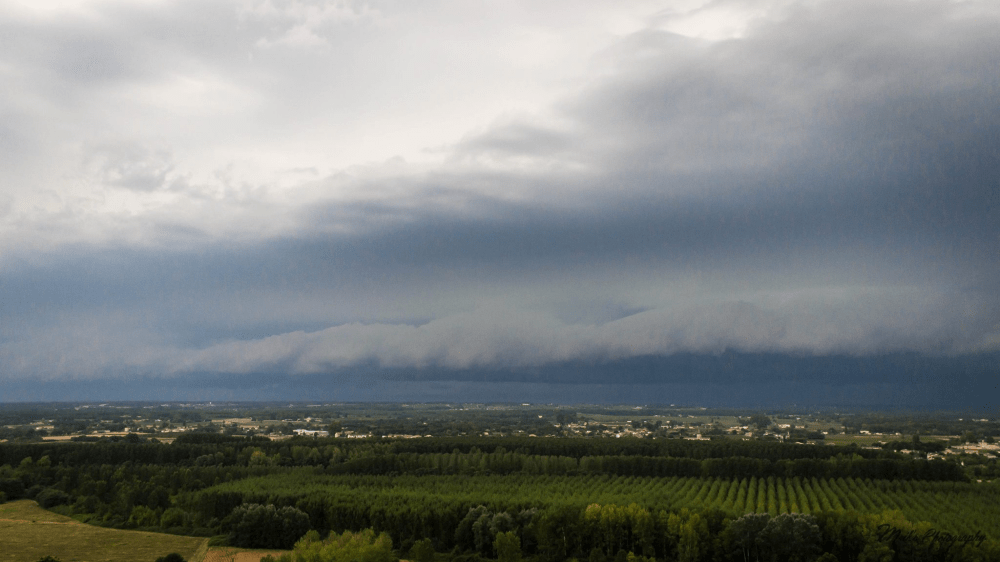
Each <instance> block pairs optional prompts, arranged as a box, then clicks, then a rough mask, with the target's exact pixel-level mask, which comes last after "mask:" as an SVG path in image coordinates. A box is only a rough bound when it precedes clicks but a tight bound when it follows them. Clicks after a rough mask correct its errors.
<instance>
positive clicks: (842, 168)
mask: <svg viewBox="0 0 1000 562" xmlns="http://www.w3.org/2000/svg"><path fill="white" fill-rule="evenodd" d="M670 6H671V9H670V10H667V9H665V8H664V7H663V6H658V5H656V4H655V3H629V4H622V5H621V6H617V7H614V8H611V7H607V6H602V5H598V4H597V3H595V4H594V5H580V4H579V3H573V4H572V5H570V4H568V3H567V4H565V5H562V4H559V3H556V4H549V5H548V6H546V7H544V8H542V7H539V6H534V5H531V4H527V3H526V4H523V5H522V4H505V5H504V6H487V5H483V6H476V7H472V6H469V5H466V4H462V3H457V4H453V3H448V2H441V3H435V4H433V5H432V9H429V10H426V11H421V13H412V12H409V11H408V8H405V7H401V6H396V5H393V4H390V3H377V2H373V3H362V2H356V3H338V4H327V3H315V4H314V3H309V2H304V1H299V0H295V1H289V2H270V1H266V2H249V3H233V4H225V3H220V4H213V5H212V6H211V7H210V8H206V7H204V6H201V5H200V4H198V3H168V4H159V3H149V4H134V3H115V2H97V1H94V2H89V1H88V2H72V3H69V4H67V5H66V6H64V7H63V8H64V9H61V10H52V11H45V10H32V9H28V8H4V9H2V10H0V29H2V31H3V33H2V34H0V37H3V38H2V39H0V47H2V48H0V76H2V77H3V80H4V82H5V83H7V84H12V85H13V86H12V87H9V88H7V89H5V90H3V91H0V146H3V148H4V150H3V151H2V154H0V164H2V165H3V172H2V174H3V176H4V177H3V184H4V185H3V188H2V192H0V297H2V298H0V318H2V319H3V322H2V326H0V377H3V378H4V380H7V381H9V382H10V383H11V384H14V383H16V384H19V385H20V384H24V383H26V382H28V381H47V382H46V384H56V383H58V382H59V381H66V380H78V381H102V380H121V379H123V378H127V379H129V380H148V381H161V382H162V381H170V380H176V381H178V384H188V383H187V382H182V381H190V380H191V377H203V376H204V377H209V378H211V377H232V376H236V377H244V379H245V380H246V381H248V384H251V383H250V382H249V381H255V380H258V379H257V378H256V377H260V376H261V375H262V374H269V376H273V377H278V378H286V377H291V378H292V379H294V378H295V377H299V379H300V380H302V381H305V380H310V381H346V380H355V381H356V380H366V379H371V380H379V381H389V380H398V379H399V378H400V377H403V378H406V377H415V378H416V380H424V381H426V380H453V381H459V380H468V379H469V377H470V375H469V373H478V374H476V375H474V376H472V378H473V379H478V380H481V382H484V383H486V382H488V383H490V384H499V383H502V382H503V381H522V382H524V381H531V382H532V383H533V384H534V383H538V384H549V383H552V384H557V383H558V384H568V383H573V382H574V376H572V375H568V374H567V373H573V372H576V373H578V375H577V378H578V379H579V380H577V381H576V382H578V383H580V384H596V385H601V384H611V385H613V384H615V382H616V381H621V380H622V379H623V375H622V373H623V372H625V371H623V370H622V368H621V366H622V365H632V366H636V368H637V369H639V370H640V371H642V372H643V373H652V374H650V375H649V376H647V375H643V376H642V377H641V381H640V382H642V383H643V384H650V383H655V382H657V381H658V380H662V381H663V382H664V383H671V384H674V383H683V384H688V385H696V386H697V385H698V384H699V383H700V382H701V383H704V384H709V383H711V384H714V385H720V384H721V385H723V386H721V387H718V388H725V385H724V381H722V379H715V378H713V375H712V372H713V371H712V369H713V368H715V367H712V368H708V367H704V366H705V365H709V366H711V365H716V366H717V365H718V362H717V360H716V359H712V358H718V357H724V356H726V355H727V354H737V356H738V357H761V358H767V359H766V361H764V363H765V364H773V365H774V368H775V369H776V370H781V369H786V370H787V369H793V368H792V367H788V365H794V369H793V370H797V371H800V372H802V373H807V374H808V373H813V374H812V375H803V376H804V377H805V378H806V379H808V380H814V381H819V380H820V379H822V382H823V384H830V381H831V380H833V381H836V380H838V379H837V377H841V378H842V379H841V380H842V381H843V382H844V384H848V382H850V384H863V382H864V381H856V380H853V379H850V376H851V375H850V373H849V371H852V370H855V371H856V368H857V365H860V364H868V365H869V366H871V365H875V364H878V365H883V367H884V366H885V365H888V364H889V363H892V364H898V361H896V362H895V363H893V361H895V360H887V359H885V358H891V357H909V358H912V357H916V358H918V360H916V361H917V362H916V363H914V364H921V363H920V362H921V361H924V362H925V363H926V365H928V367H927V368H925V369H923V370H920V369H918V370H920V373H919V377H920V378H921V381H922V383H921V384H925V385H927V386H926V387H927V388H931V389H933V388H936V385H937V384H938V383H940V382H941V381H943V380H945V379H946V378H947V377H949V376H953V375H954V373H955V372H959V371H962V370H963V369H965V370H966V371H967V370H968V369H973V370H974V371H976V372H977V373H979V372H988V371H989V369H991V368H993V367H991V365H992V366H994V367H995V365H996V362H995V357H996V354H997V353H1000V260H997V259H996V256H997V255H1000V229H998V227H997V225H1000V76H998V75H997V73H996V72H995V67H996V63H997V61H998V60H1000V39H998V38H997V36H996V33H995V30H996V27H997V24H998V23H1000V9H998V8H996V7H995V6H993V5H992V4H990V3H987V2H933V1H928V2H912V3H886V4H878V5H873V4H871V3H863V2H809V3H805V2H771V3H759V2H754V3H741V2H716V3H705V4H701V3H698V2H692V3H690V4H688V5H684V6H683V8H679V7H678V6H680V5H678V4H671V5H670ZM205 9H207V12H204V13H203V12H202V10H205ZM460 24H461V25H460ZM683 357H702V358H705V359H703V360H701V359H700V360H698V361H695V363H696V364H697V366H692V365H694V364H691V363H685V362H684V361H681V360H680V359H677V358H683ZM671 358H674V359H671ZM788 361H791V363H788ZM810 361H812V362H813V363H810ZM831 361H832V363H831ZM872 361H874V363H865V362H872ZM880 361H882V362H881V363H879V362H880ZM886 361H888V363H887V362H886ZM907 361H910V360H909V359H908V360H907ZM636 362H638V363H636ZM859 362H860V363H859ZM759 364H760V363H759V362H757V363H755V362H754V361H753V360H746V361H742V362H739V361H738V362H737V363H736V365H737V369H743V372H744V373H745V375H746V377H751V378H752V377H757V376H763V374H762V373H763V372H764V371H763V370H761V369H760V368H758V366H759ZM810 364H815V365H833V364H836V365H841V366H842V367H843V369H842V370H841V371H839V372H840V374H837V369H834V368H827V367H824V368H822V369H818V370H810V367H809V365H810ZM907 364H909V363H907ZM588 365H589V366H590V367H584V366H588ZM595 365H596V366H599V367H594V366H595ZM637 365H639V366H637ZM641 365H645V367H641ZM649 365H653V366H652V367H650V366H649ZM755 365H758V366H755ZM845 365H853V366H848V367H844V366H845ZM571 366H575V367H571ZM886 368H887V369H888V370H889V371H891V372H893V373H896V374H894V375H892V377H895V378H892V377H890V378H891V379H892V380H889V379H886V380H884V381H880V382H879V384H883V383H884V384H888V385H890V386H891V385H892V384H904V383H905V381H903V380H901V377H902V379H905V377H906V373H907V372H910V373H912V370H910V371H908V370H907V369H908V368H906V369H902V370H899V369H896V370H893V369H894V367H893V368H889V367H886ZM871 369H875V368H874V367H871ZM875 370H877V369H875ZM600 372H604V373H606V375H605V376H606V380H603V381H602V380H601V379H600V376H599V374H597V373H600ZM407 373H409V374H407ZM526 373H528V375H526ZM819 373H821V374H819ZM831 373H832V374H831ZM729 375H732V376H738V375H739V373H729ZM897 375H898V376H897ZM727 376H728V375H727ZM977 376H978V375H977ZM525 377H527V378H525ZM831 377H833V378H832V379H831ZM624 378H625V379H628V378H629V377H628V376H627V375H625V376H624ZM727 380H728V379H727ZM977 380H979V379H977ZM633 382H636V381H635V380H633ZM157 384H161V383H157ZM163 384H167V383H163ZM253 384H257V383H253ZM317 384H318V383H317ZM380 384H381V383H380ZM456 384H457V383H456ZM456 388H457V387H456ZM463 388H465V387H463ZM705 388H707V387H705ZM995 390H996V389H995V388H994V389H993V394H992V395H995ZM965 391H967V392H969V393H973V392H975V393H978V394H980V395H982V393H983V392H984V391H983V389H981V388H980V389H973V388H971V387H965ZM456 392H457V391H456ZM602 392H603V391H602ZM723 392H724V391H723ZM446 394H447V395H448V396H452V395H453V394H455V393H454V392H452V393H446ZM807 394H808V393H807ZM814 394H815V393H814ZM860 394H863V391H859V392H857V393H854V394H851V393H847V394H845V395H844V397H843V401H850V400H851V399H852V398H851V396H858V395H860ZM19 396H20V395H19ZM956 396H958V395H956ZM956 400H957V398H956Z"/></svg>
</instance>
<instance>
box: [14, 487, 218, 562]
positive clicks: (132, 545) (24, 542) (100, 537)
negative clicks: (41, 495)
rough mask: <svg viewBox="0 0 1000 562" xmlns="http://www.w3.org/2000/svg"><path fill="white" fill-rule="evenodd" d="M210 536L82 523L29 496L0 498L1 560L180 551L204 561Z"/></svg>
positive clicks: (121, 557)
mask: <svg viewBox="0 0 1000 562" xmlns="http://www.w3.org/2000/svg"><path fill="white" fill-rule="evenodd" d="M207 548H208V539H205V538H199V537H181V536H177V535H167V534H163V533H147V532H142V531H120V530H117V529H105V528H102V527H93V526H90V525H84V524H83V523H79V522H77V521H74V520H73V519H70V518H69V517H64V516H62V515H58V514H55V513H52V512H50V511H46V510H44V509H42V508H40V507H38V504H36V503H35V502H33V501H30V500H20V501H14V502H9V503H5V504H0V562H7V561H10V562H15V561H17V562H32V561H34V560H38V559H39V558H42V557H43V556H54V557H56V558H58V559H60V560H62V562H144V561H148V562H153V561H154V560H156V559H157V558H159V557H161V556H165V555H167V554H169V553H171V552H176V553H178V554H180V555H181V556H183V557H184V558H185V559H186V560H189V561H191V562H201V560H203V559H204V557H205V553H206V551H207Z"/></svg>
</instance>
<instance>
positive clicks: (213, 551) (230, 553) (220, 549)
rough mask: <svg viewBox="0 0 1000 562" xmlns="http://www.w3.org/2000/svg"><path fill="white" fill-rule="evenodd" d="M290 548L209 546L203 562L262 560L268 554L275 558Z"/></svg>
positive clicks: (256, 561)
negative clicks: (259, 548)
mask: <svg viewBox="0 0 1000 562" xmlns="http://www.w3.org/2000/svg"><path fill="white" fill-rule="evenodd" d="M288 552H290V551H288V550H255V549H249V548H233V547H225V546H213V547H209V549H208V554H206V555H205V560H204V561H203V562H260V559H261V558H263V557H265V556H267V555H268V554H271V555H274V557H275V558H277V557H278V556H281V555H282V554H287V553H288Z"/></svg>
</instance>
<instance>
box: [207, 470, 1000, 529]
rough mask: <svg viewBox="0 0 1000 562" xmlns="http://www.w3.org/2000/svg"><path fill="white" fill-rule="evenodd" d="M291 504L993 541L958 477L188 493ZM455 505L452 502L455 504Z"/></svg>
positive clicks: (525, 478)
mask: <svg viewBox="0 0 1000 562" xmlns="http://www.w3.org/2000/svg"><path fill="white" fill-rule="evenodd" d="M234 495H236V496H239V497H240V498H241V500H240V501H246V502H259V503H284V504H289V505H295V504H296V502H299V501H300V500H303V499H305V498H308V504H309V505H310V506H312V507H313V509H315V510H316V513H317V515H318V514H319V513H322V514H323V516H324V517H326V518H328V519H329V520H330V522H331V523H333V524H334V526H336V527H339V526H342V527H349V526H350V525H351V522H352V521H356V518H357V517H358V515H357V514H358V513H367V514H368V516H369V517H371V520H370V521H366V522H365V523H364V525H363V526H368V525H374V524H377V523H378V522H380V521H381V522H383V524H385V525H387V526H388V527H389V528H391V527H392V525H393V524H398V525H405V524H404V523H392V524H390V523H389V522H394V521H399V522H402V521H405V520H406V518H407V516H408V514H411V513H420V512H423V513H424V514H426V515H429V514H431V513H434V512H435V511H438V510H440V511H443V512H444V511H448V510H455V511H456V512H458V513H461V512H462V510H463V509H467V506H471V505H477V504H483V505H486V506H490V507H491V508H492V509H497V510H520V509H526V508H530V507H538V508H543V509H544V508H548V507H551V506H558V505H566V506H573V507H575V508H584V507H586V506H587V505H590V504H594V503H596V504H602V505H628V504H632V503H635V504H637V505H638V506H640V507H643V508H646V509H650V510H654V511H655V510H660V509H667V510H680V509H682V508H691V509H720V510H722V511H724V512H726V513H728V514H730V515H731V516H734V517H738V516H740V515H743V514H745V513H770V514H771V515H777V514H779V513H821V512H844V511H851V512H855V513H862V514H866V513H867V514H877V513H883V512H886V511H898V512H900V513H901V514H902V515H903V516H904V517H906V519H908V520H909V521H914V522H917V521H926V522H928V523H931V524H932V525H934V526H935V527H936V528H939V529H941V530H944V531H947V532H950V533H955V534H974V533H976V532H977V531H979V532H982V533H984V534H985V535H986V537H987V538H989V539H990V540H994V541H996V540H1000V532H998V530H997V527H996V525H995V522H996V521H1000V488H997V487H996V486H991V485H982V484H970V483H965V482H925V481H908V480H899V481H884V480H875V481H873V480H867V479H864V480H862V479H856V478H846V479H845V478H837V479H816V478H799V477H795V478H773V477H771V478H757V477H752V478H742V479H724V478H685V477H668V478H652V477H633V476H608V475H600V476H532V475H524V474H514V475H490V476H485V475H473V476H465V475H454V476H441V475H439V476H413V475H405V476H355V475H348V476H329V475H322V476H321V475H313V474H311V473H310V471H309V470H300V471H297V472H294V473H290V474H283V475H272V476H267V477H262V478H250V479H245V480H240V481H234V482H229V483H225V484H221V485H219V486H215V487H212V488H208V489H207V490H203V491H201V492H199V493H197V494H195V497H196V498H199V499H196V500H194V501H193V502H192V503H198V502H199V500H200V501H202V502H204V503H205V504H208V505H216V504H217V500H216V499H215V498H225V497H227V496H228V497H233V496H234ZM456 506H458V507H456Z"/></svg>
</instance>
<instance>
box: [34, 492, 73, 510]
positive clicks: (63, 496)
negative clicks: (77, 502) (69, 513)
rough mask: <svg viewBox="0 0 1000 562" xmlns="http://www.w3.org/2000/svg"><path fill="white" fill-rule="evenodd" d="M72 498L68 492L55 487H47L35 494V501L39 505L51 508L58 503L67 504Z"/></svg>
mask: <svg viewBox="0 0 1000 562" xmlns="http://www.w3.org/2000/svg"><path fill="white" fill-rule="evenodd" d="M71 499H72V498H71V497H70V495H69V494H67V493H66V492H63V491H62V490H56V489H55V488H46V489H44V490H42V491H41V492H39V493H38V495H36V496H35V501H37V502H38V505H40V506H42V507H44V508H46V509H47V508H50V507H53V506H57V505H65V504H68V503H69V502H70V500H71Z"/></svg>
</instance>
